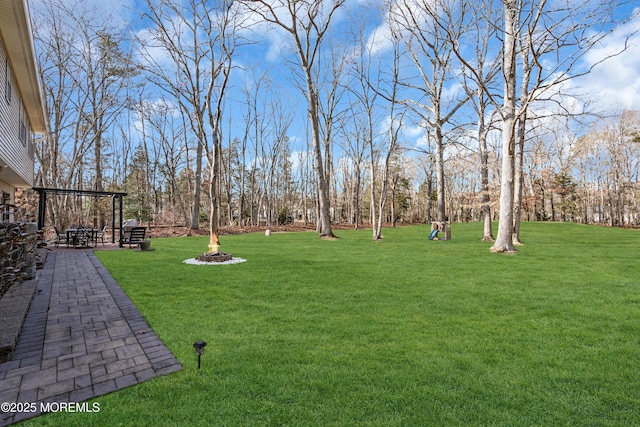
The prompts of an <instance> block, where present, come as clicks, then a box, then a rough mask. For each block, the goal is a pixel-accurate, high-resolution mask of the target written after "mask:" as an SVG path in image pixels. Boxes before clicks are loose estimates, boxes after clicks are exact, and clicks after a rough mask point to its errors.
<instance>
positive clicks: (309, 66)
mask: <svg viewBox="0 0 640 427" xmlns="http://www.w3.org/2000/svg"><path fill="white" fill-rule="evenodd" d="M344 2H345V0H316V1H314V0H277V1H276V2H267V1H265V0H253V1H245V2H244V4H245V5H246V7H247V8H248V9H249V10H250V11H251V12H253V13H255V14H257V15H258V16H260V17H261V18H262V19H263V20H264V21H266V22H267V23H269V24H272V25H275V26H276V27H278V28H281V29H282V30H284V31H285V32H286V33H287V35H288V36H289V37H290V39H291V41H292V42H293V45H294V48H295V51H296V55H297V64H298V66H299V68H300V71H301V72H302V78H303V80H304V91H305V96H306V98H307V115H308V118H309V125H310V128H311V141H312V146H313V153H314V169H315V174H316V184H317V191H318V211H319V217H318V232H319V234H320V237H333V236H334V234H333V231H332V230H331V216H330V212H331V211H330V198H329V176H328V171H327V170H326V164H325V160H324V158H323V148H324V147H323V144H322V143H323V138H322V135H321V123H320V98H319V89H320V82H319V81H318V73H317V72H318V68H319V67H320V56H321V46H322V43H323V41H324V39H325V37H326V36H327V32H328V31H329V29H330V25H331V21H332V18H333V17H334V15H335V13H336V11H338V10H339V9H340V7H341V6H342V5H343V4H344ZM327 155H328V153H327V152H325V153H324V156H327Z"/></svg>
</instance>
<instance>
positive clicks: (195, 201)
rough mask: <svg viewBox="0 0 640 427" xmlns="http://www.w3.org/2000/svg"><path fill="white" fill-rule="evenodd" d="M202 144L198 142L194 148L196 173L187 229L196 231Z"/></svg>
mask: <svg viewBox="0 0 640 427" xmlns="http://www.w3.org/2000/svg"><path fill="white" fill-rule="evenodd" d="M202 151H203V148H202V144H201V143H199V142H198V147H197V148H196V173H195V177H194V184H193V186H194V188H193V206H192V208H191V224H190V225H189V228H191V229H192V230H197V229H199V228H200V197H201V196H200V193H201V187H202Z"/></svg>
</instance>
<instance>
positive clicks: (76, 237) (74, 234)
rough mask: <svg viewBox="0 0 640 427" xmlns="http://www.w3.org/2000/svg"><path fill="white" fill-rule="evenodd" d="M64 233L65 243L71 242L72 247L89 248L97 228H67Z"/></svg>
mask: <svg viewBox="0 0 640 427" xmlns="http://www.w3.org/2000/svg"><path fill="white" fill-rule="evenodd" d="M65 233H66V234H67V244H71V246H73V247H74V248H89V247H91V243H92V242H94V241H95V239H96V235H97V233H98V230H96V229H95V228H68V229H66V230H65Z"/></svg>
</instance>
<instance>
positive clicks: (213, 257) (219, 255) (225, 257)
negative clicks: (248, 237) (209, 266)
mask: <svg viewBox="0 0 640 427" xmlns="http://www.w3.org/2000/svg"><path fill="white" fill-rule="evenodd" d="M196 259H197V260H198V261H200V262H225V261H231V259H233V255H231V254H228V253H225V252H213V253H204V254H202V255H198V256H197V257H196Z"/></svg>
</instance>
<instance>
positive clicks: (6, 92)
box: [4, 58, 11, 104]
mask: <svg viewBox="0 0 640 427" xmlns="http://www.w3.org/2000/svg"><path fill="white" fill-rule="evenodd" d="M4 70H5V73H4V76H5V77H6V80H5V84H4V99H6V100H7V104H11V67H9V59H8V58H7V59H5V60H4Z"/></svg>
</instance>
